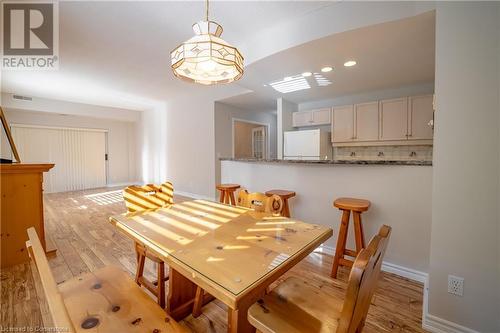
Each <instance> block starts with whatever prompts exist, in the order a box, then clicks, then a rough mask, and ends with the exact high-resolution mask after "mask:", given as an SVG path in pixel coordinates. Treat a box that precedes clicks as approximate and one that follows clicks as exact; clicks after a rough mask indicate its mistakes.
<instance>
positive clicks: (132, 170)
mask: <svg viewBox="0 0 500 333" xmlns="http://www.w3.org/2000/svg"><path fill="white" fill-rule="evenodd" d="M4 111H6V112H5V113H6V117H7V119H8V121H9V123H11V124H27V125H38V126H53V127H76V128H94V129H105V130H108V153H109V155H108V158H109V159H108V166H109V170H108V175H109V178H108V181H107V182H108V184H111V185H112V184H121V183H129V182H134V181H136V180H137V179H138V174H137V163H136V126H137V124H136V123H134V122H126V121H118V120H113V119H96V118H91V117H84V116H75V115H64V114H58V113H48V112H39V111H36V112H33V111H26V110H19V109H13V108H10V107H7V108H5V110H4ZM20 157H21V161H22V158H23V157H22V156H20Z"/></svg>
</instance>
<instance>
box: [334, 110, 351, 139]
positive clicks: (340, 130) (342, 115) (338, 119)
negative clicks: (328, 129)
mask: <svg viewBox="0 0 500 333" xmlns="http://www.w3.org/2000/svg"><path fill="white" fill-rule="evenodd" d="M352 141H354V105H344V106H335V107H334V108H333V121H332V142H334V143H336V142H352Z"/></svg>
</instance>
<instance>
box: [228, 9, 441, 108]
mask: <svg viewBox="0 0 500 333" xmlns="http://www.w3.org/2000/svg"><path fill="white" fill-rule="evenodd" d="M434 53H435V12H433V11H432V12H427V13H424V14H420V15H417V16H414V17H410V18H406V19H402V20H398V21H392V22H387V23H381V24H376V25H372V26H369V27H364V28H359V29H355V30H350V31H346V32H341V33H337V34H334V35H331V36H328V37H325V38H321V39H318V40H315V41H311V42H308V43H305V44H303V45H300V46H297V47H293V48H290V49H288V50H285V51H282V52H279V53H276V54H274V55H271V56H269V57H267V58H264V59H262V60H260V61H257V62H254V63H253V64H251V65H250V66H248V67H247V68H246V72H245V75H244V76H243V78H242V80H241V81H240V82H239V84H240V85H241V86H244V87H245V88H247V89H249V90H252V91H253V93H249V94H243V95H239V96H235V97H231V98H229V99H226V100H224V102H225V103H228V104H231V105H235V106H237V107H242V108H247V109H254V110H269V109H274V108H275V107H276V98H278V97H283V98H285V99H287V100H290V101H292V102H295V103H302V102H307V101H313V100H321V99H330V98H335V97H338V96H344V95H351V94H357V93H362V92H366V91H374V90H382V89H387V88H399V87H402V86H406V85H413V84H419V83H427V82H433V81H434ZM350 59H354V60H356V61H357V63H358V64H357V65H356V66H354V67H349V68H346V67H344V66H343V64H344V62H345V61H346V60H350ZM324 66H332V67H334V70H333V71H332V72H329V73H324V74H323V73H322V74H323V75H324V76H325V77H326V78H328V79H329V80H330V81H332V84H331V85H329V86H324V87H317V86H316V84H315V83H314V79H313V78H312V77H310V78H308V81H309V82H310V83H311V87H312V88H311V89H306V90H302V91H297V92H292V93H287V94H281V93H278V92H277V91H275V90H274V89H272V88H271V87H270V86H266V87H265V86H264V84H268V83H269V82H272V81H276V80H280V79H283V78H284V77H285V76H293V75H296V74H300V73H302V72H305V71H310V72H320V69H321V68H322V67H324Z"/></svg>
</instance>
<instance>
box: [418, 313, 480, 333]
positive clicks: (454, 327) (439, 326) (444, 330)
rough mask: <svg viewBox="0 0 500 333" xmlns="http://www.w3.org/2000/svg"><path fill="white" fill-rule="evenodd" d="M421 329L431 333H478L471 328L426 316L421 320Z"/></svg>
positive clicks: (429, 315)
mask: <svg viewBox="0 0 500 333" xmlns="http://www.w3.org/2000/svg"><path fill="white" fill-rule="evenodd" d="M422 328H423V329H425V330H428V331H429V332H432V333H479V332H478V331H475V330H473V329H471V328H468V327H465V326H462V325H459V324H457V323H454V322H451V321H448V320H446V319H443V318H439V317H436V316H434V315H431V314H428V313H427V314H426V315H425V316H424V319H423V320H422Z"/></svg>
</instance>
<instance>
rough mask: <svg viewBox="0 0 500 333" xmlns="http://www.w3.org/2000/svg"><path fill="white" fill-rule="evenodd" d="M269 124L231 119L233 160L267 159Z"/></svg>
mask: <svg viewBox="0 0 500 333" xmlns="http://www.w3.org/2000/svg"><path fill="white" fill-rule="evenodd" d="M269 126H270V125H269V124H266V123H260V122H256V121H250V120H244V119H236V118H233V158H249V159H268V158H269V150H270V140H269Z"/></svg>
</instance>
